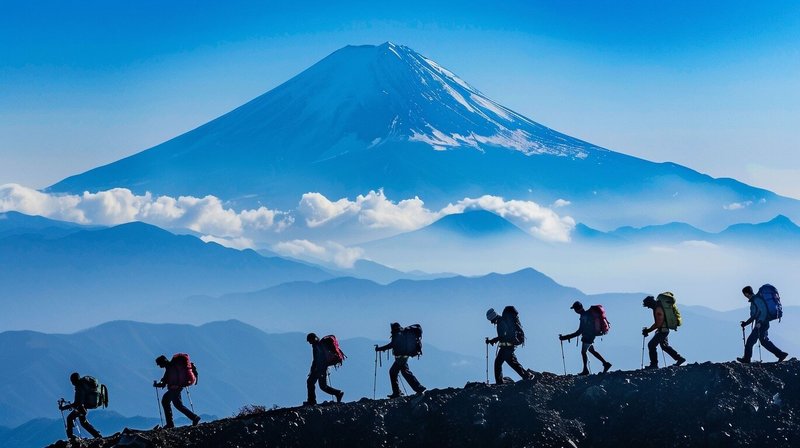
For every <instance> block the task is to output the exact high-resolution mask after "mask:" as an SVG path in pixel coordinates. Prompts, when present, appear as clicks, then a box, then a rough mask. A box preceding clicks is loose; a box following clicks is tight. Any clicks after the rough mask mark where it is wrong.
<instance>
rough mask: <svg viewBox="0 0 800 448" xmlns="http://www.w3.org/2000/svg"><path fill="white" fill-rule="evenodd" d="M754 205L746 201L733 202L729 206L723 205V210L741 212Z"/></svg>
mask: <svg viewBox="0 0 800 448" xmlns="http://www.w3.org/2000/svg"><path fill="white" fill-rule="evenodd" d="M751 205H753V201H745V202H733V203H730V204H728V205H723V206H722V208H723V209H725V210H741V209H743V208H747V207H750V206H751Z"/></svg>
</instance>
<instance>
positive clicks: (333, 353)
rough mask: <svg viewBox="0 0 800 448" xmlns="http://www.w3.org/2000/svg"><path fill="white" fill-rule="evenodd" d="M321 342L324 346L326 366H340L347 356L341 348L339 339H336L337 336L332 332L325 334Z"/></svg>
mask: <svg viewBox="0 0 800 448" xmlns="http://www.w3.org/2000/svg"><path fill="white" fill-rule="evenodd" d="M319 343H320V345H321V346H322V352H323V353H324V354H325V367H330V366H335V367H339V366H340V365H342V363H343V362H344V359H345V358H347V356H345V354H344V353H343V352H342V349H340V348H339V341H337V340H336V336H334V335H332V334H329V335H328V336H323V337H322V339H320V340H319Z"/></svg>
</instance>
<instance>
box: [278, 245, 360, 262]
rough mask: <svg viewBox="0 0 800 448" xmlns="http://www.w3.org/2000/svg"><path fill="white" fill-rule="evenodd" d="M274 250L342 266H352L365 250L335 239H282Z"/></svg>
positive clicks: (283, 253)
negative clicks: (318, 242) (348, 245)
mask: <svg viewBox="0 0 800 448" xmlns="http://www.w3.org/2000/svg"><path fill="white" fill-rule="evenodd" d="M272 250H274V251H275V252H277V253H279V254H282V255H289V256H292V257H295V258H314V259H317V260H322V261H326V262H329V263H334V264H335V265H336V266H339V267H341V268H352V267H353V265H354V264H355V262H356V261H358V260H360V259H362V258H364V250H363V249H361V248H360V247H346V246H343V245H341V244H339V243H336V242H333V241H328V242H325V243H323V244H317V243H314V242H312V241H309V240H291V241H281V242H279V243H277V244H275V245H274V246H272Z"/></svg>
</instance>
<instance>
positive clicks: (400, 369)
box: [375, 322, 426, 398]
mask: <svg viewBox="0 0 800 448" xmlns="http://www.w3.org/2000/svg"><path fill="white" fill-rule="evenodd" d="M390 329H391V333H392V336H391V341H389V343H388V344H386V345H384V346H382V347H378V346H377V345H376V346H375V351H376V352H384V351H386V350H389V349H391V350H392V354H393V355H394V364H392V367H391V368H389V381H390V382H391V384H392V394H391V395H389V398H398V397H402V396H403V394H402V393H401V392H400V378H399V376H400V374H401V373H402V374H403V378H405V379H406V382H408V385H409V386H411V389H413V390H414V392H416V393H417V394H418V395H419V394H422V393H423V392H425V390H426V387H425V386H423V385H422V384H420V382H419V380H417V377H415V376H414V374H413V373H411V369H409V368H408V358H410V357H412V356H420V355H421V354H422V327H421V326H419V324H415V325H410V326H408V327H405V328H403V327H402V326H400V324H399V323H397V322H393V323H392V324H391V325H390Z"/></svg>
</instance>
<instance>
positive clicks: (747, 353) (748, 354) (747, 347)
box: [743, 327, 758, 361]
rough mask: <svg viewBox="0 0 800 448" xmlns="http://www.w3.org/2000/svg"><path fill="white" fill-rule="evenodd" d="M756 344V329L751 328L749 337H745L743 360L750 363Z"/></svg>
mask: <svg viewBox="0 0 800 448" xmlns="http://www.w3.org/2000/svg"><path fill="white" fill-rule="evenodd" d="M756 342H758V328H755V327H754V328H753V329H752V330H751V331H750V335H749V336H747V342H745V343H744V357H743V358H744V359H746V360H747V361H750V359H751V358H752V357H753V347H754V346H755V345H756Z"/></svg>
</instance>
